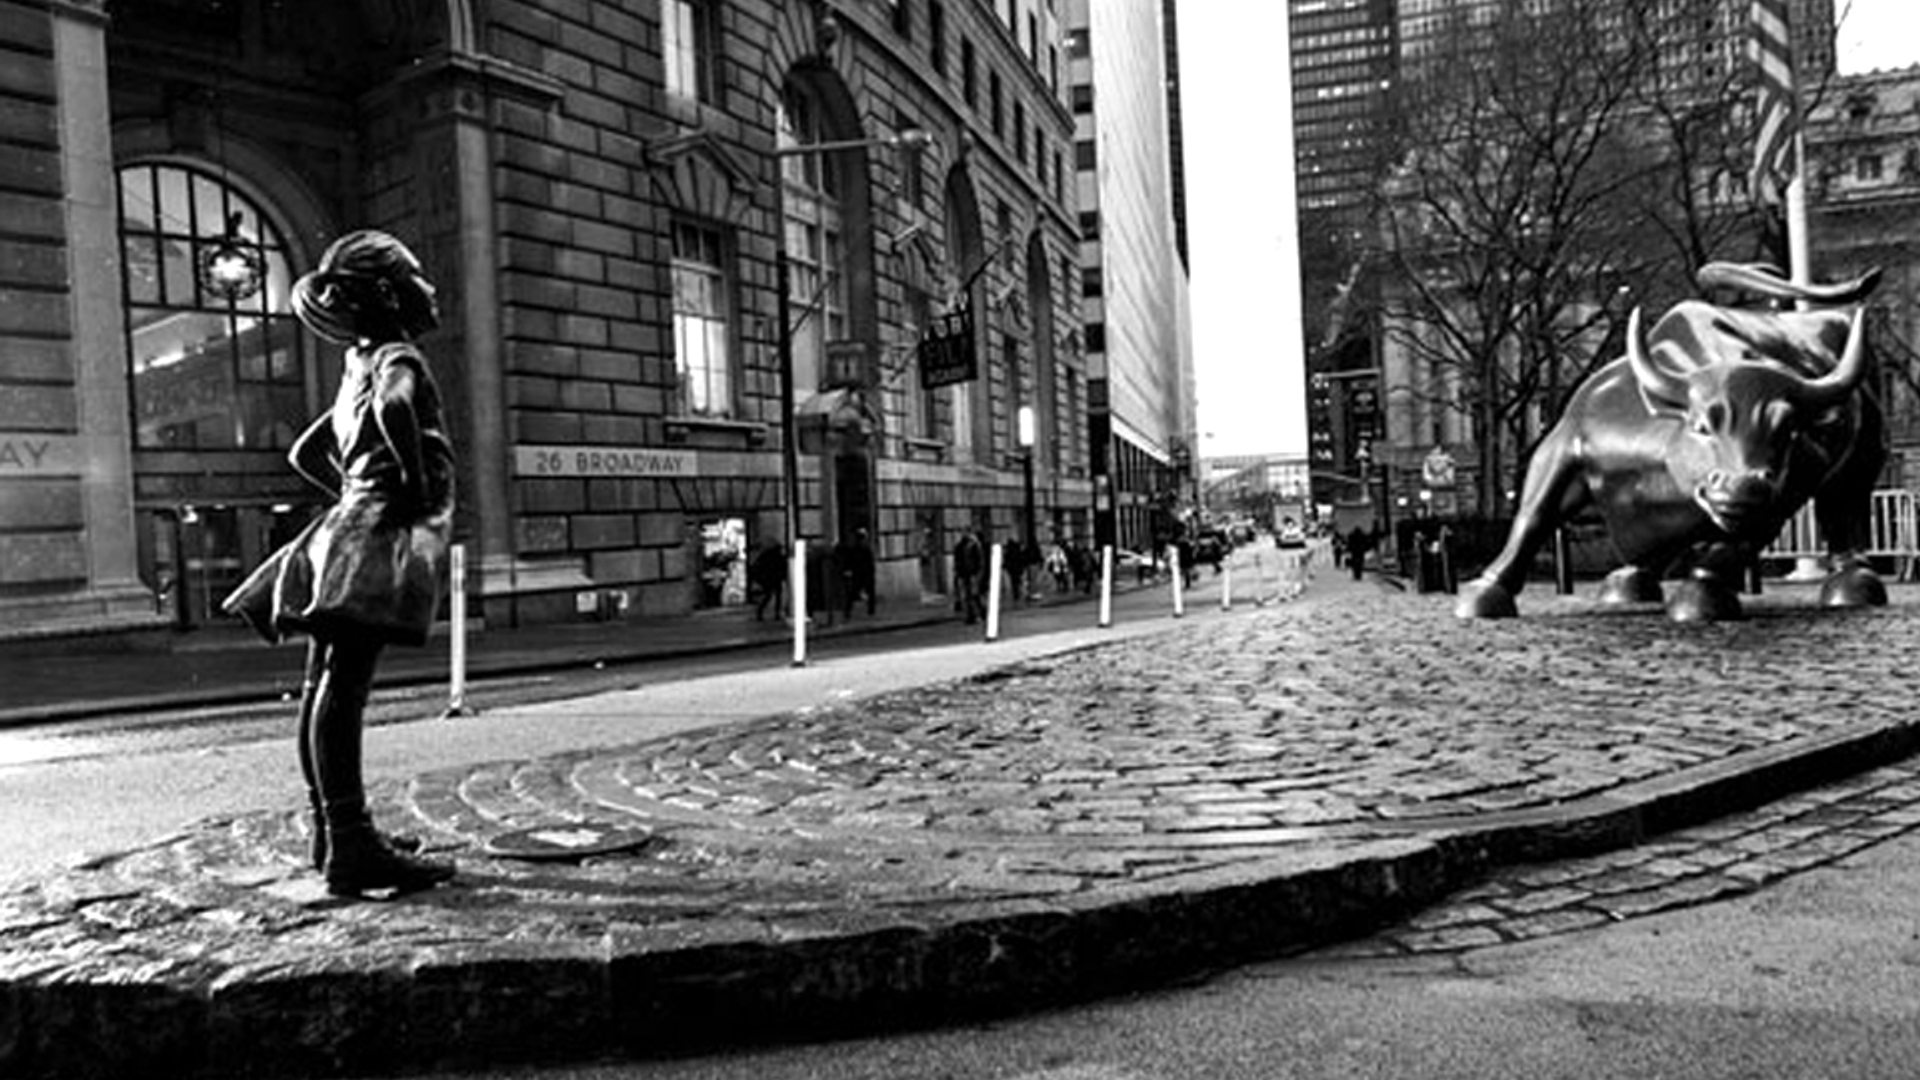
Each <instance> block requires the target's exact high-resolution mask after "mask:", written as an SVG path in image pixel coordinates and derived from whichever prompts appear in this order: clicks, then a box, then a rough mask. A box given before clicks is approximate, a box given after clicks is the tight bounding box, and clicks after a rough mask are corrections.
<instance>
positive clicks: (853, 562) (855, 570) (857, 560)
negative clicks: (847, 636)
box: [834, 529, 874, 619]
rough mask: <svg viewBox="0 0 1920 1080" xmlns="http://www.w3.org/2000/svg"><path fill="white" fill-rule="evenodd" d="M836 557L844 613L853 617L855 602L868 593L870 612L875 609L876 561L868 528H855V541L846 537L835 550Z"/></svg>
mask: <svg viewBox="0 0 1920 1080" xmlns="http://www.w3.org/2000/svg"><path fill="white" fill-rule="evenodd" d="M834 556H835V561H836V562H837V563H838V564H839V566H840V582H841V585H840V604H841V617H842V618H843V619H851V618H853V605H854V602H855V601H857V600H859V599H860V598H861V597H863V596H864V597H866V600H867V614H868V615H872V614H873V609H874V595H873V585H874V565H873V544H872V542H871V541H869V540H868V539H867V530H865V529H855V530H854V531H853V539H852V540H851V541H843V542H842V543H841V545H840V548H839V550H837V551H835V552H834Z"/></svg>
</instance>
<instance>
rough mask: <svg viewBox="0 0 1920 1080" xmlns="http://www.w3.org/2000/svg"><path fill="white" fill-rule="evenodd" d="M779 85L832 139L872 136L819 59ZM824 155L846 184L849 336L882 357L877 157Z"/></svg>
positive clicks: (849, 152)
mask: <svg viewBox="0 0 1920 1080" xmlns="http://www.w3.org/2000/svg"><path fill="white" fill-rule="evenodd" d="M779 86H780V88H781V93H782V94H785V93H786V90H787V88H788V87H789V86H792V87H795V88H798V89H800V90H802V91H804V92H805V93H807V94H808V95H809V96H811V97H812V98H813V100H814V101H816V102H817V103H819V105H820V106H821V121H822V129H823V134H824V136H825V139H826V140H827V141H830V142H858V141H860V140H863V139H866V138H868V134H867V131H866V127H865V125H864V124H863V123H862V122H861V118H860V108H859V104H858V103H857V102H856V101H855V100H854V96H853V92H852V90H851V89H849V88H848V86H847V83H846V80H845V79H843V78H841V77H840V74H839V72H838V71H836V70H835V69H834V68H833V67H832V66H831V65H829V64H827V63H825V62H823V61H821V60H820V59H819V58H817V57H811V58H807V59H804V60H802V61H801V62H800V63H797V64H795V65H794V66H793V67H791V68H788V69H787V72H786V76H785V78H784V79H782V80H781V82H780V83H779ZM821 156H822V157H823V158H830V159H831V160H832V161H833V163H834V167H835V168H836V169H837V170H839V173H840V177H841V181H842V184H843V187H842V190H841V192H840V214H841V237H842V240H843V242H844V243H845V245H846V250H845V253H844V254H845V258H846V266H845V267H843V268H842V270H841V272H842V273H843V274H845V275H846V281H847V321H848V332H849V334H850V335H851V336H852V337H853V338H854V339H856V340H859V341H864V342H868V343H869V348H870V350H871V351H872V352H873V353H874V355H877V353H878V347H877V346H878V342H879V338H880V308H879V300H878V289H877V283H878V278H877V276H876V273H875V251H874V235H875V233H876V232H877V230H878V227H879V220H878V218H877V216H876V215H877V207H876V205H875V202H874V199H873V171H872V161H871V156H872V155H871V154H870V153H869V152H868V150H867V148H865V147H853V148H850V149H846V150H836V151H833V152H831V153H829V154H823V155H821ZM877 376H878V372H877V371H875V370H874V362H873V360H872V359H871V358H870V359H869V362H868V365H867V370H866V371H865V372H864V373H863V376H862V380H861V381H862V384H863V385H872V384H873V383H874V381H875V379H876V378H877Z"/></svg>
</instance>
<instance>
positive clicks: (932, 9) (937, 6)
mask: <svg viewBox="0 0 1920 1080" xmlns="http://www.w3.org/2000/svg"><path fill="white" fill-rule="evenodd" d="M927 44H928V46H929V48H930V49H931V53H930V54H929V57H928V59H929V60H931V61H932V63H933V73H934V74H935V75H945V74H946V73H947V6H946V5H945V4H943V3H941V2H940V0H932V2H931V3H929V4H928V5H927Z"/></svg>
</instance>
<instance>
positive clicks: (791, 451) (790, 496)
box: [773, 128, 933, 554]
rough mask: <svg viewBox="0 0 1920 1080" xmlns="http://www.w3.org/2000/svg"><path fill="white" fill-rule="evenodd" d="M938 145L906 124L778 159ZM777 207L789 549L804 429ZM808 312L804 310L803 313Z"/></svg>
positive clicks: (781, 151)
mask: <svg viewBox="0 0 1920 1080" xmlns="http://www.w3.org/2000/svg"><path fill="white" fill-rule="evenodd" d="M932 145H933V135H932V134H931V133H930V132H926V131H923V130H921V129H919V128H905V129H903V130H901V131H899V132H896V133H895V134H892V135H886V136H882V137H880V138H875V139H838V140H832V141H829V142H819V143H807V144H805V145H802V146H776V147H775V148H774V150H773V156H774V158H775V160H780V159H785V158H790V157H802V156H805V155H809V154H831V153H837V152H839V151H842V150H864V149H866V148H868V147H874V146H892V147H896V148H899V149H903V150H910V151H916V152H917V151H921V150H925V149H926V148H927V147H929V146H932ZM775 213H776V214H778V215H779V217H780V219H781V220H780V221H779V222H778V223H777V227H778V232H777V233H776V238H775V243H774V248H773V276H774V288H775V289H776V290H777V291H778V293H779V295H778V297H777V298H776V305H777V306H776V308H775V317H776V318H777V319H778V320H779V324H780V325H779V339H778V349H777V355H776V361H777V362H778V363H779V365H780V431H781V435H780V471H781V474H782V476H781V479H782V481H783V483H782V487H783V488H784V489H785V502H786V508H785V509H786V513H785V518H786V521H785V525H786V530H787V552H788V553H789V554H791V553H792V552H793V545H794V542H795V541H796V540H798V539H799V538H800V433H799V431H798V427H797V425H796V423H795V421H794V415H793V410H794V405H795V401H794V387H793V333H794V330H795V329H796V327H795V326H794V325H793V311H792V308H793V301H792V298H791V296H789V290H790V289H791V287H792V286H791V282H792V273H793V271H792V269H791V268H790V266H789V265H788V262H787V240H786V220H785V218H786V210H785V208H784V206H783V205H780V204H779V203H778V202H776V207H775ZM801 317H802V318H805V313H804V312H803V313H802V316H801Z"/></svg>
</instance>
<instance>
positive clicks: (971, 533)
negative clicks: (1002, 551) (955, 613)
mask: <svg viewBox="0 0 1920 1080" xmlns="http://www.w3.org/2000/svg"><path fill="white" fill-rule="evenodd" d="M986 578H987V545H986V542H985V541H983V540H981V539H980V533H979V531H978V530H975V529H968V530H967V531H965V532H963V533H961V534H960V539H958V540H955V541H954V542H953V587H954V589H955V590H956V591H957V592H958V593H959V594H960V595H959V601H960V610H961V611H962V612H963V613H964V614H965V616H966V620H967V622H969V623H971V622H973V621H974V620H975V619H980V618H985V617H986V613H987V612H986V604H985V602H984V601H983V600H982V599H981V593H982V591H983V590H984V589H985V588H986Z"/></svg>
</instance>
